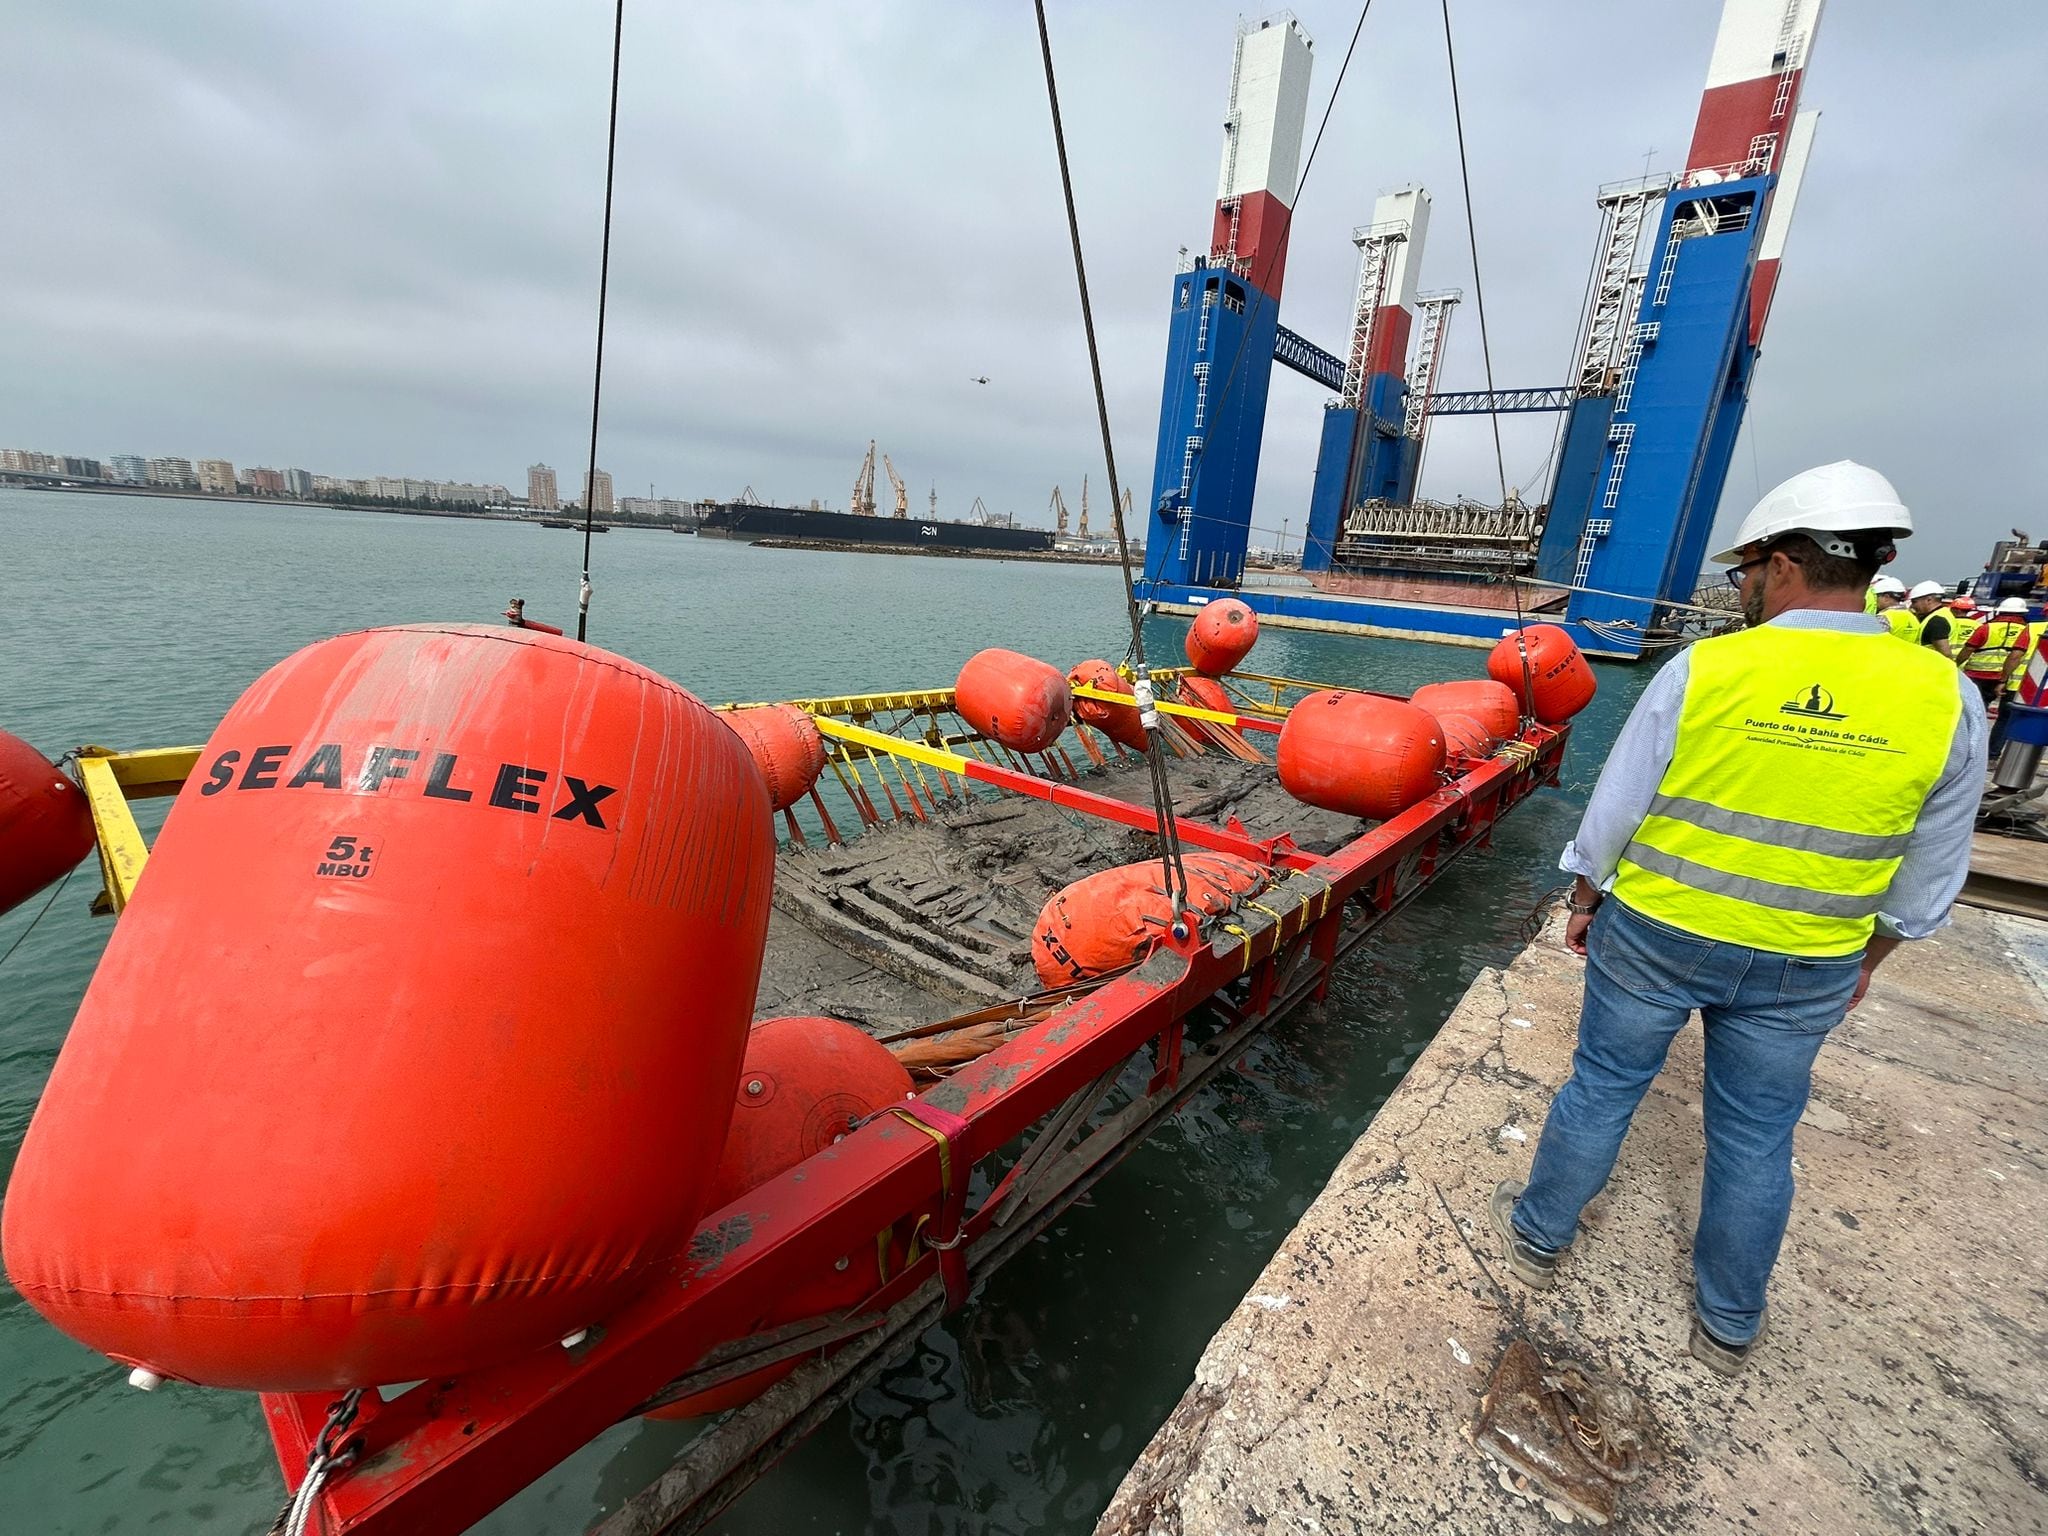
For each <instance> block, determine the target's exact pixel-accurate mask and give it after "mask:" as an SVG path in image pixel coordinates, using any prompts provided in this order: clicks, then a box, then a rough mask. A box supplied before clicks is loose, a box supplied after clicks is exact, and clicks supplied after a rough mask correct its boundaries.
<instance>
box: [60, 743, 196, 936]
mask: <svg viewBox="0 0 2048 1536" xmlns="http://www.w3.org/2000/svg"><path fill="white" fill-rule="evenodd" d="M198 762H199V748H197V747H154V748H151V749H149V750H147V751H142V752H114V751H110V750H109V749H107V748H106V747H80V748H79V749H78V779H79V783H80V784H81V785H83V786H84V789H85V799H86V804H87V805H88V806H90V807H91V809H92V830H93V837H94V839H95V841H96V842H97V844H98V847H99V856H100V879H101V881H102V882H103V884H104V888H103V889H102V890H101V892H100V896H99V899H98V900H97V901H95V902H94V903H93V910H94V911H96V912H119V911H120V910H121V909H122V908H124V907H126V906H127V905H128V902H129V899H130V898H131V897H133V896H134V894H135V882H136V881H137V880H139V879H141V878H142V867H143V865H145V864H147V863H148V862H149V844H148V843H147V842H146V841H145V840H144V838H143V836H142V828H141V827H139V826H137V825H136V823H135V812H134V811H133V810H131V809H130V808H129V802H130V801H131V800H153V799H160V798H161V797H163V796H165V795H175V794H176V793H177V792H178V786H179V785H181V784H183V783H184V782H185V780H186V779H188V778H189V777H191V774H192V770H193V768H194V767H196V766H197V765H198Z"/></svg>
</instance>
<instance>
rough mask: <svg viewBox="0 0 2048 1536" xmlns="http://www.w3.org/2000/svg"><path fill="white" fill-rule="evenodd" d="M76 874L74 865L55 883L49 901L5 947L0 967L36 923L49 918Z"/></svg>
mask: <svg viewBox="0 0 2048 1536" xmlns="http://www.w3.org/2000/svg"><path fill="white" fill-rule="evenodd" d="M77 873H78V866H77V865H75V864H74V865H73V866H72V867H71V868H70V869H68V870H66V871H65V872H64V878H63V879H62V880H59V881H58V882H57V888H56V889H55V890H54V891H52V892H50V899H49V900H48V901H46V902H44V903H43V905H42V907H41V908H40V909H39V910H38V911H37V913H36V915H35V916H34V917H32V918H30V919H29V920H28V926H27V927H26V928H24V929H22V930H21V932H19V933H17V934H16V935H15V936H14V942H13V943H12V944H10V945H8V946H7V953H6V954H4V955H0V965H5V964H6V963H7V962H8V961H10V960H12V959H13V958H14V952H15V951H16V950H17V949H19V948H21V946H22V941H23V940H25V939H26V938H27V937H28V936H29V935H30V934H32V933H34V932H35V931H36V924H37V923H40V922H41V921H42V920H43V919H44V918H45V917H47V916H49V913H50V908H52V907H54V906H55V905H57V898H58V897H59V896H62V895H63V894H64V887H65V886H67V885H69V884H70V883H71V877H72V876H73V875H75V874H77Z"/></svg>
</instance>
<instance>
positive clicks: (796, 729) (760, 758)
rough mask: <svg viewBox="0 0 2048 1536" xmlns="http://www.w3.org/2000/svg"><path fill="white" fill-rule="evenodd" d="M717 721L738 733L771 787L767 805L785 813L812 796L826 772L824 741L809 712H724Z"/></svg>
mask: <svg viewBox="0 0 2048 1536" xmlns="http://www.w3.org/2000/svg"><path fill="white" fill-rule="evenodd" d="M718 718H719V719H721V720H723V721H724V722H725V723H726V724H727V725H729V726H731V727H732V728H733V729H734V730H735V731H737V732H738V733H739V738H740V740H741V741H744V742H745V743H746V744H747V751H749V752H750V753H752V754H753V758H754V766H755V767H756V768H759V769H760V770H761V778H762V780H763V782H765V783H766V784H767V786H768V804H769V805H770V807H772V808H773V809H775V810H778V811H786V810H788V809H789V808H790V807H791V806H792V805H795V804H796V803H797V801H799V800H801V799H803V797H804V796H805V795H807V794H809V793H810V791H811V786H812V785H813V784H815V783H817V782H818V775H819V774H821V773H823V772H824V771H825V738H824V737H823V736H822V735H820V734H819V732H818V722H817V721H815V720H813V719H812V718H811V716H810V712H809V711H808V710H802V709H798V708H797V707H796V706H795V705H794V704H757V705H753V706H750V707H748V708H746V709H724V710H720V711H718Z"/></svg>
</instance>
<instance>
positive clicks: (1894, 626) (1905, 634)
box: [1877, 603, 1921, 645]
mask: <svg viewBox="0 0 2048 1536" xmlns="http://www.w3.org/2000/svg"><path fill="white" fill-rule="evenodd" d="M1877 616H1878V617H1879V618H1880V619H1883V620H1884V621H1885V623H1886V624H1888V625H1890V626H1891V631H1892V633H1893V634H1894V635H1895V636H1897V637H1898V638H1899V639H1901V640H1903V641H1905V642H1906V643H1907V644H1908V645H1918V644H1919V643H1920V629H1921V624H1920V615H1919V614H1917V613H1915V612H1914V611H1913V610H1912V609H1911V608H1909V607H1907V606H1906V605H1905V604H1904V603H1894V604H1893V605H1892V606H1891V607H1889V608H1880V609H1879V610H1878V614H1877Z"/></svg>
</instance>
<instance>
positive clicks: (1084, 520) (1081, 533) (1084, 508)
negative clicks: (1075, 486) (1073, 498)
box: [1074, 475, 1088, 539]
mask: <svg viewBox="0 0 2048 1536" xmlns="http://www.w3.org/2000/svg"><path fill="white" fill-rule="evenodd" d="M1074 535H1075V537H1077V538H1083V539H1085V538H1087V537H1088V477H1087V476H1086V475H1083V476H1082V477H1081V526H1080V527H1078V528H1076V529H1075V530H1074Z"/></svg>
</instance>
